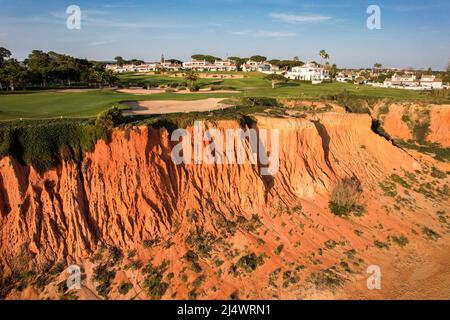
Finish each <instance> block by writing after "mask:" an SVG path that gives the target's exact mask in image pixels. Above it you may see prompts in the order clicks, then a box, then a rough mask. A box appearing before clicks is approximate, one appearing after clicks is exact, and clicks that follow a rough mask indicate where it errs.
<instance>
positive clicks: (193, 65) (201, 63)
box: [183, 59, 212, 71]
mask: <svg viewBox="0 0 450 320" xmlns="http://www.w3.org/2000/svg"><path fill="white" fill-rule="evenodd" d="M211 65H212V63H210V62H208V61H206V60H195V59H193V60H191V61H187V62H183V68H184V69H186V70H194V71H206V69H207V68H208V66H211Z"/></svg>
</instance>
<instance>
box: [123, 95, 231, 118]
mask: <svg viewBox="0 0 450 320" xmlns="http://www.w3.org/2000/svg"><path fill="white" fill-rule="evenodd" d="M222 101H223V99H217V98H210V99H203V100H193V101H175V100H158V101H129V102H124V104H126V105H128V106H130V107H131V108H132V109H131V110H127V111H125V112H124V114H125V115H140V114H166V113H180V112H183V113H188V112H207V111H212V110H221V109H225V108H229V107H230V105H227V104H224V103H222Z"/></svg>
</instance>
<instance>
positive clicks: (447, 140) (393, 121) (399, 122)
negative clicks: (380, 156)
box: [375, 103, 450, 148]
mask: <svg viewBox="0 0 450 320" xmlns="http://www.w3.org/2000/svg"><path fill="white" fill-rule="evenodd" d="M382 106H384V104H383V103H382V104H379V105H377V106H376V107H375V112H378V111H379V110H380V108H381V107H382ZM388 106H389V113H388V114H384V115H381V116H380V118H381V119H382V122H383V128H384V129H385V130H386V132H387V133H388V134H389V135H390V136H391V137H392V138H395V139H402V140H405V141H408V140H414V137H413V134H412V132H411V128H409V127H408V125H407V124H406V123H405V122H404V121H403V119H402V117H403V116H404V115H408V116H409V118H410V119H411V120H412V121H416V120H421V119H423V116H421V115H420V113H421V112H423V111H425V110H429V111H430V127H429V128H430V132H429V134H428V136H427V141H429V142H436V143H439V144H441V146H442V147H444V148H447V147H450V105H426V104H416V103H393V104H388Z"/></svg>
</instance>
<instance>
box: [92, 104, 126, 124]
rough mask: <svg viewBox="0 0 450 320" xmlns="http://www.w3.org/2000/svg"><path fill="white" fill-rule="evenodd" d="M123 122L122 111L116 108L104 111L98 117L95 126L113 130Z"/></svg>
mask: <svg viewBox="0 0 450 320" xmlns="http://www.w3.org/2000/svg"><path fill="white" fill-rule="evenodd" d="M121 120H122V110H120V109H119V108H118V107H116V106H114V107H112V108H110V109H108V110H105V111H103V112H102V113H100V114H99V115H98V116H97V120H96V121H95V125H96V126H99V127H103V128H108V129H111V128H113V127H114V126H115V125H117V124H119V123H120V121H121Z"/></svg>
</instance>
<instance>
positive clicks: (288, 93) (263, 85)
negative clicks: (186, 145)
mask: <svg viewBox="0 0 450 320" xmlns="http://www.w3.org/2000/svg"><path fill="white" fill-rule="evenodd" d="M120 79H121V82H122V83H123V84H133V83H146V82H153V83H157V84H161V83H162V84H168V83H170V82H182V81H183V78H174V77H168V76H161V75H154V76H149V75H142V74H123V75H120ZM199 84H200V85H201V86H202V87H208V86H210V85H223V86H231V87H234V88H236V89H237V90H239V91H241V92H240V93H214V92H211V93H199V94H176V93H161V94H154V95H145V96H141V95H130V94H121V93H117V92H114V91H112V90H97V91H90V92H79V93H67V92H64V93H63V92H55V91H53V92H51V91H41V92H31V93H15V94H0V120H11V119H19V118H24V119H46V118H59V117H61V116H63V117H92V116H95V115H96V114H98V113H99V112H100V111H102V110H105V109H106V108H108V107H110V106H111V105H113V104H117V103H119V102H121V101H124V100H172V99H173V100H197V99H206V98H231V97H241V96H260V97H263V96H265V97H292V98H303V99H325V98H327V97H329V96H330V95H335V94H339V93H342V92H343V91H344V90H345V91H347V92H349V93H350V94H352V95H356V96H363V97H376V98H390V99H395V100H416V101H417V100H419V101H432V97H430V96H429V95H427V94H424V93H420V92H415V91H408V90H400V89H383V88H373V87H370V86H356V85H353V84H345V83H324V84H320V85H312V84H308V83H299V82H292V81H291V82H288V83H286V84H280V85H278V87H277V88H276V89H272V87H271V82H270V81H267V80H265V79H264V75H263V74H258V73H249V74H245V78H242V79H220V78H217V79H200V80H199Z"/></svg>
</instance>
